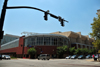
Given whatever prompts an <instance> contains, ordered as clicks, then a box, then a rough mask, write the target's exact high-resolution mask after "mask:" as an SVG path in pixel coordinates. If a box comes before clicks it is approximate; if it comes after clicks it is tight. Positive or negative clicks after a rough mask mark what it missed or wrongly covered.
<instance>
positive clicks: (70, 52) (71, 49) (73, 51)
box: [69, 47, 75, 55]
mask: <svg viewBox="0 0 100 67" xmlns="http://www.w3.org/2000/svg"><path fill="white" fill-rule="evenodd" d="M69 54H70V55H73V54H75V47H72V48H69Z"/></svg>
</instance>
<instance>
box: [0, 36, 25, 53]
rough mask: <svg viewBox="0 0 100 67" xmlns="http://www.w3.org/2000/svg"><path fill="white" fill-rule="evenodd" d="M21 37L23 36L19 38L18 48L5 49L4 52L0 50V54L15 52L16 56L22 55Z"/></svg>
mask: <svg viewBox="0 0 100 67" xmlns="http://www.w3.org/2000/svg"><path fill="white" fill-rule="evenodd" d="M23 37H24V36H22V37H20V38H19V46H18V47H15V48H10V49H5V50H0V53H12V52H15V53H16V54H22V50H23V44H24V39H23ZM21 45H22V46H21Z"/></svg>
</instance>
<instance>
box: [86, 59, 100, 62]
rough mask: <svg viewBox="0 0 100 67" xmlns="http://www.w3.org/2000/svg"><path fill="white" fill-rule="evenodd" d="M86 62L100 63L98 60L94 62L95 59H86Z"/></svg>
mask: <svg viewBox="0 0 100 67" xmlns="http://www.w3.org/2000/svg"><path fill="white" fill-rule="evenodd" d="M86 61H91V62H99V61H98V60H97V61H94V59H86Z"/></svg>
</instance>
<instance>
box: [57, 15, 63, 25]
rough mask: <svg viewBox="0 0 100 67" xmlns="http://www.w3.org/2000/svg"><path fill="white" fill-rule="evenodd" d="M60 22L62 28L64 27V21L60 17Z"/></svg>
mask: <svg viewBox="0 0 100 67" xmlns="http://www.w3.org/2000/svg"><path fill="white" fill-rule="evenodd" d="M58 20H59V21H60V23H61V26H64V22H63V21H64V20H63V19H62V18H61V17H60V16H59V17H58Z"/></svg>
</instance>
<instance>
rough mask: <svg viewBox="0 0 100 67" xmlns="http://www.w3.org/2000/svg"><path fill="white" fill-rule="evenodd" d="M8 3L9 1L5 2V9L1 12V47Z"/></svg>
mask: <svg viewBox="0 0 100 67" xmlns="http://www.w3.org/2000/svg"><path fill="white" fill-rule="evenodd" d="M7 2H8V0H5V1H4V5H3V9H2V12H1V18H0V45H1V39H2V38H3V33H4V31H3V30H2V29H3V24H4V18H5V14H6V7H7Z"/></svg>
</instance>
